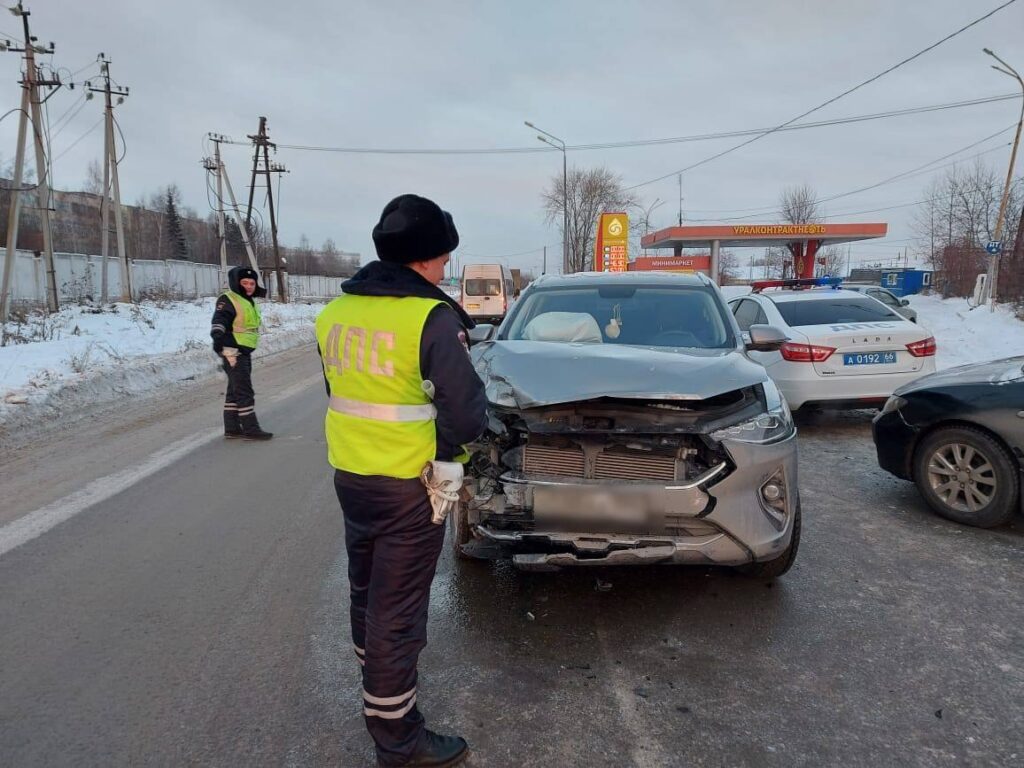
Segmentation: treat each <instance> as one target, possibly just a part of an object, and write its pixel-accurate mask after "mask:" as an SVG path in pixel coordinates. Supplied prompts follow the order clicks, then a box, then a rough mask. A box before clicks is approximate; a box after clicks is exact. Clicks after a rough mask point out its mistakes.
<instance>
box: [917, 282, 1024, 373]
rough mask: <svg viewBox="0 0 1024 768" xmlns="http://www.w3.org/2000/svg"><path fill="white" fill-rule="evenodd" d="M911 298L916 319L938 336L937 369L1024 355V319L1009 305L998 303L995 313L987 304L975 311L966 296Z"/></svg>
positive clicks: (936, 337) (936, 339) (936, 338)
mask: <svg viewBox="0 0 1024 768" xmlns="http://www.w3.org/2000/svg"><path fill="white" fill-rule="evenodd" d="M908 298H909V299H910V306H911V307H913V308H914V309H916V310H917V322H918V323H920V324H921V325H922V326H924V327H925V328H927V329H928V330H930V331H931V332H932V335H934V336H935V341H936V343H937V344H938V352H937V353H936V358H935V364H936V366H937V367H938V368H951V367H953V366H955V365H964V364H966V363H980V362H983V361H985V360H998V359H999V358H1001V357H1015V356H1017V355H1024V322H1022V321H1020V320H1018V319H1017V318H1016V317H1014V315H1013V312H1011V311H1010V308H1009V307H1008V306H1005V305H1001V306H997V307H996V311H995V313H994V314H993V313H992V312H989V309H988V307H979V308H978V309H973V310H972V309H971V308H970V306H968V304H967V300H966V299H942V298H940V297H938V296H910V297H908Z"/></svg>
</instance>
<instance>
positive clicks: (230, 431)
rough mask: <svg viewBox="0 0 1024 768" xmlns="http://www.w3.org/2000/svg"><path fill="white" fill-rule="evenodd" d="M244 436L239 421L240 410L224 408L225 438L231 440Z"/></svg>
mask: <svg viewBox="0 0 1024 768" xmlns="http://www.w3.org/2000/svg"><path fill="white" fill-rule="evenodd" d="M241 436H242V425H241V424H240V423H239V421H238V408H230V409H229V408H227V407H225V408H224V437H226V438H228V439H229V440H230V439H232V438H238V437H241Z"/></svg>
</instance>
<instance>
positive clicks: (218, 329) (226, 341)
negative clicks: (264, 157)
mask: <svg viewBox="0 0 1024 768" xmlns="http://www.w3.org/2000/svg"><path fill="white" fill-rule="evenodd" d="M254 274H255V273H254V272H253V271H252V270H251V269H249V268H248V267H232V269H231V271H230V272H228V287H229V288H230V289H231V290H232V291H234V292H235V293H237V294H238V295H239V296H241V297H242V298H243V299H245V300H246V301H248V302H249V303H250V304H251V303H252V301H253V298H254V297H256V296H264V295H266V291H265V290H264V289H263V288H260V287H259V286H258V285H257V288H256V293H255V294H254V296H246V295H245V290H244V289H243V288H242V286H241V284H240V282H239V281H240V280H241V279H242V278H243V277H252V276H253V275H254ZM234 322H235V305H234V304H232V303H231V299H229V298H228V297H227V296H226V295H225V294H223V293H222V294H221V295H220V296H218V297H217V303H216V304H215V305H214V308H213V319H212V320H211V321H210V337H211V338H212V339H213V350H214V352H217V353H218V354H219V353H220V351H221V350H222V349H223V348H224V347H235V348H236V349H237V350H238V351H239V352H240V353H241V354H243V355H248V354H251V353H252V350H251V349H249V347H240V346H238V344H237V343H236V342H235V336H234V334H233V333H231V327H232V325H233V324H234Z"/></svg>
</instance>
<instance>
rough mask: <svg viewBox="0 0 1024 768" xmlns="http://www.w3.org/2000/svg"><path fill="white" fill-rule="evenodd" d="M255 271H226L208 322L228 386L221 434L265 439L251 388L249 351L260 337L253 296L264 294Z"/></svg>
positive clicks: (214, 348) (240, 268)
mask: <svg viewBox="0 0 1024 768" xmlns="http://www.w3.org/2000/svg"><path fill="white" fill-rule="evenodd" d="M258 278H259V275H258V274H256V271H255V270H252V269H250V268H249V267H233V268H232V269H231V271H230V272H228V289H227V290H226V291H224V293H222V294H221V295H220V296H218V297H217V303H216V305H215V307H214V310H213V320H212V322H211V324H210V336H211V337H213V351H214V352H216V353H217V354H218V355H220V356H221V357H222V358H223V361H224V363H223V364H224V373H226V374H227V376H228V389H227V393H226V394H225V396H224V437H227V438H243V439H245V440H269V439H270V438H272V437H273V436H274V435H273V434H272V433H270V432H264V431H263V429H261V428H260V423H259V421H258V420H257V419H256V400H255V395H254V393H253V391H252V352H253V350H254V349H256V345H257V343H258V342H259V337H260V308H259V307H258V306H257V305H256V298H257V297H259V296H266V295H267V292H266V290H264V289H263V288H261V287H260V285H259V281H258Z"/></svg>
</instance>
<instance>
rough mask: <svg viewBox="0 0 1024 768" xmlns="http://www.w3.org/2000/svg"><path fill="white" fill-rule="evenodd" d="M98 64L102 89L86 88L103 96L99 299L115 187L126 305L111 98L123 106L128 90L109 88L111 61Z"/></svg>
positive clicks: (128, 282) (126, 294)
mask: <svg viewBox="0 0 1024 768" xmlns="http://www.w3.org/2000/svg"><path fill="white" fill-rule="evenodd" d="M97 60H98V61H99V62H100V75H101V77H102V78H103V87H102V88H94V87H93V85H92V83H91V82H87V83H86V84H85V87H86V88H87V89H88V91H89V94H90V95H89V96H88V98H92V94H93V93H102V94H103V98H104V107H103V115H104V140H103V202H102V204H101V206H100V211H101V218H102V220H103V224H102V226H103V231H102V232H101V233H100V253H101V258H102V260H103V266H102V275H103V278H102V290H101V296H102V300H103V301H104V302H106V301H107V257H108V256H109V255H110V188H111V184H113V188H114V229H115V231H116V232H117V260H118V264H119V265H120V268H121V301H123V302H126V303H129V302H131V301H132V300H133V296H132V278H131V263H130V262H129V261H128V253H127V251H126V250H125V245H124V221H123V219H122V215H121V180H120V178H119V176H118V173H117V166H118V160H117V148H116V145H115V143H114V104H113V100H112V97H113V96H117V103H118V104H122V103H123V102H124V99H125V97H126V96H127V95H128V89H127V88H123V87H121V86H113V87H111V85H110V59H108V58H107V57H106V56H104V55H103V54H102V53H101V54H100V55H99V56H98V57H97Z"/></svg>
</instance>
